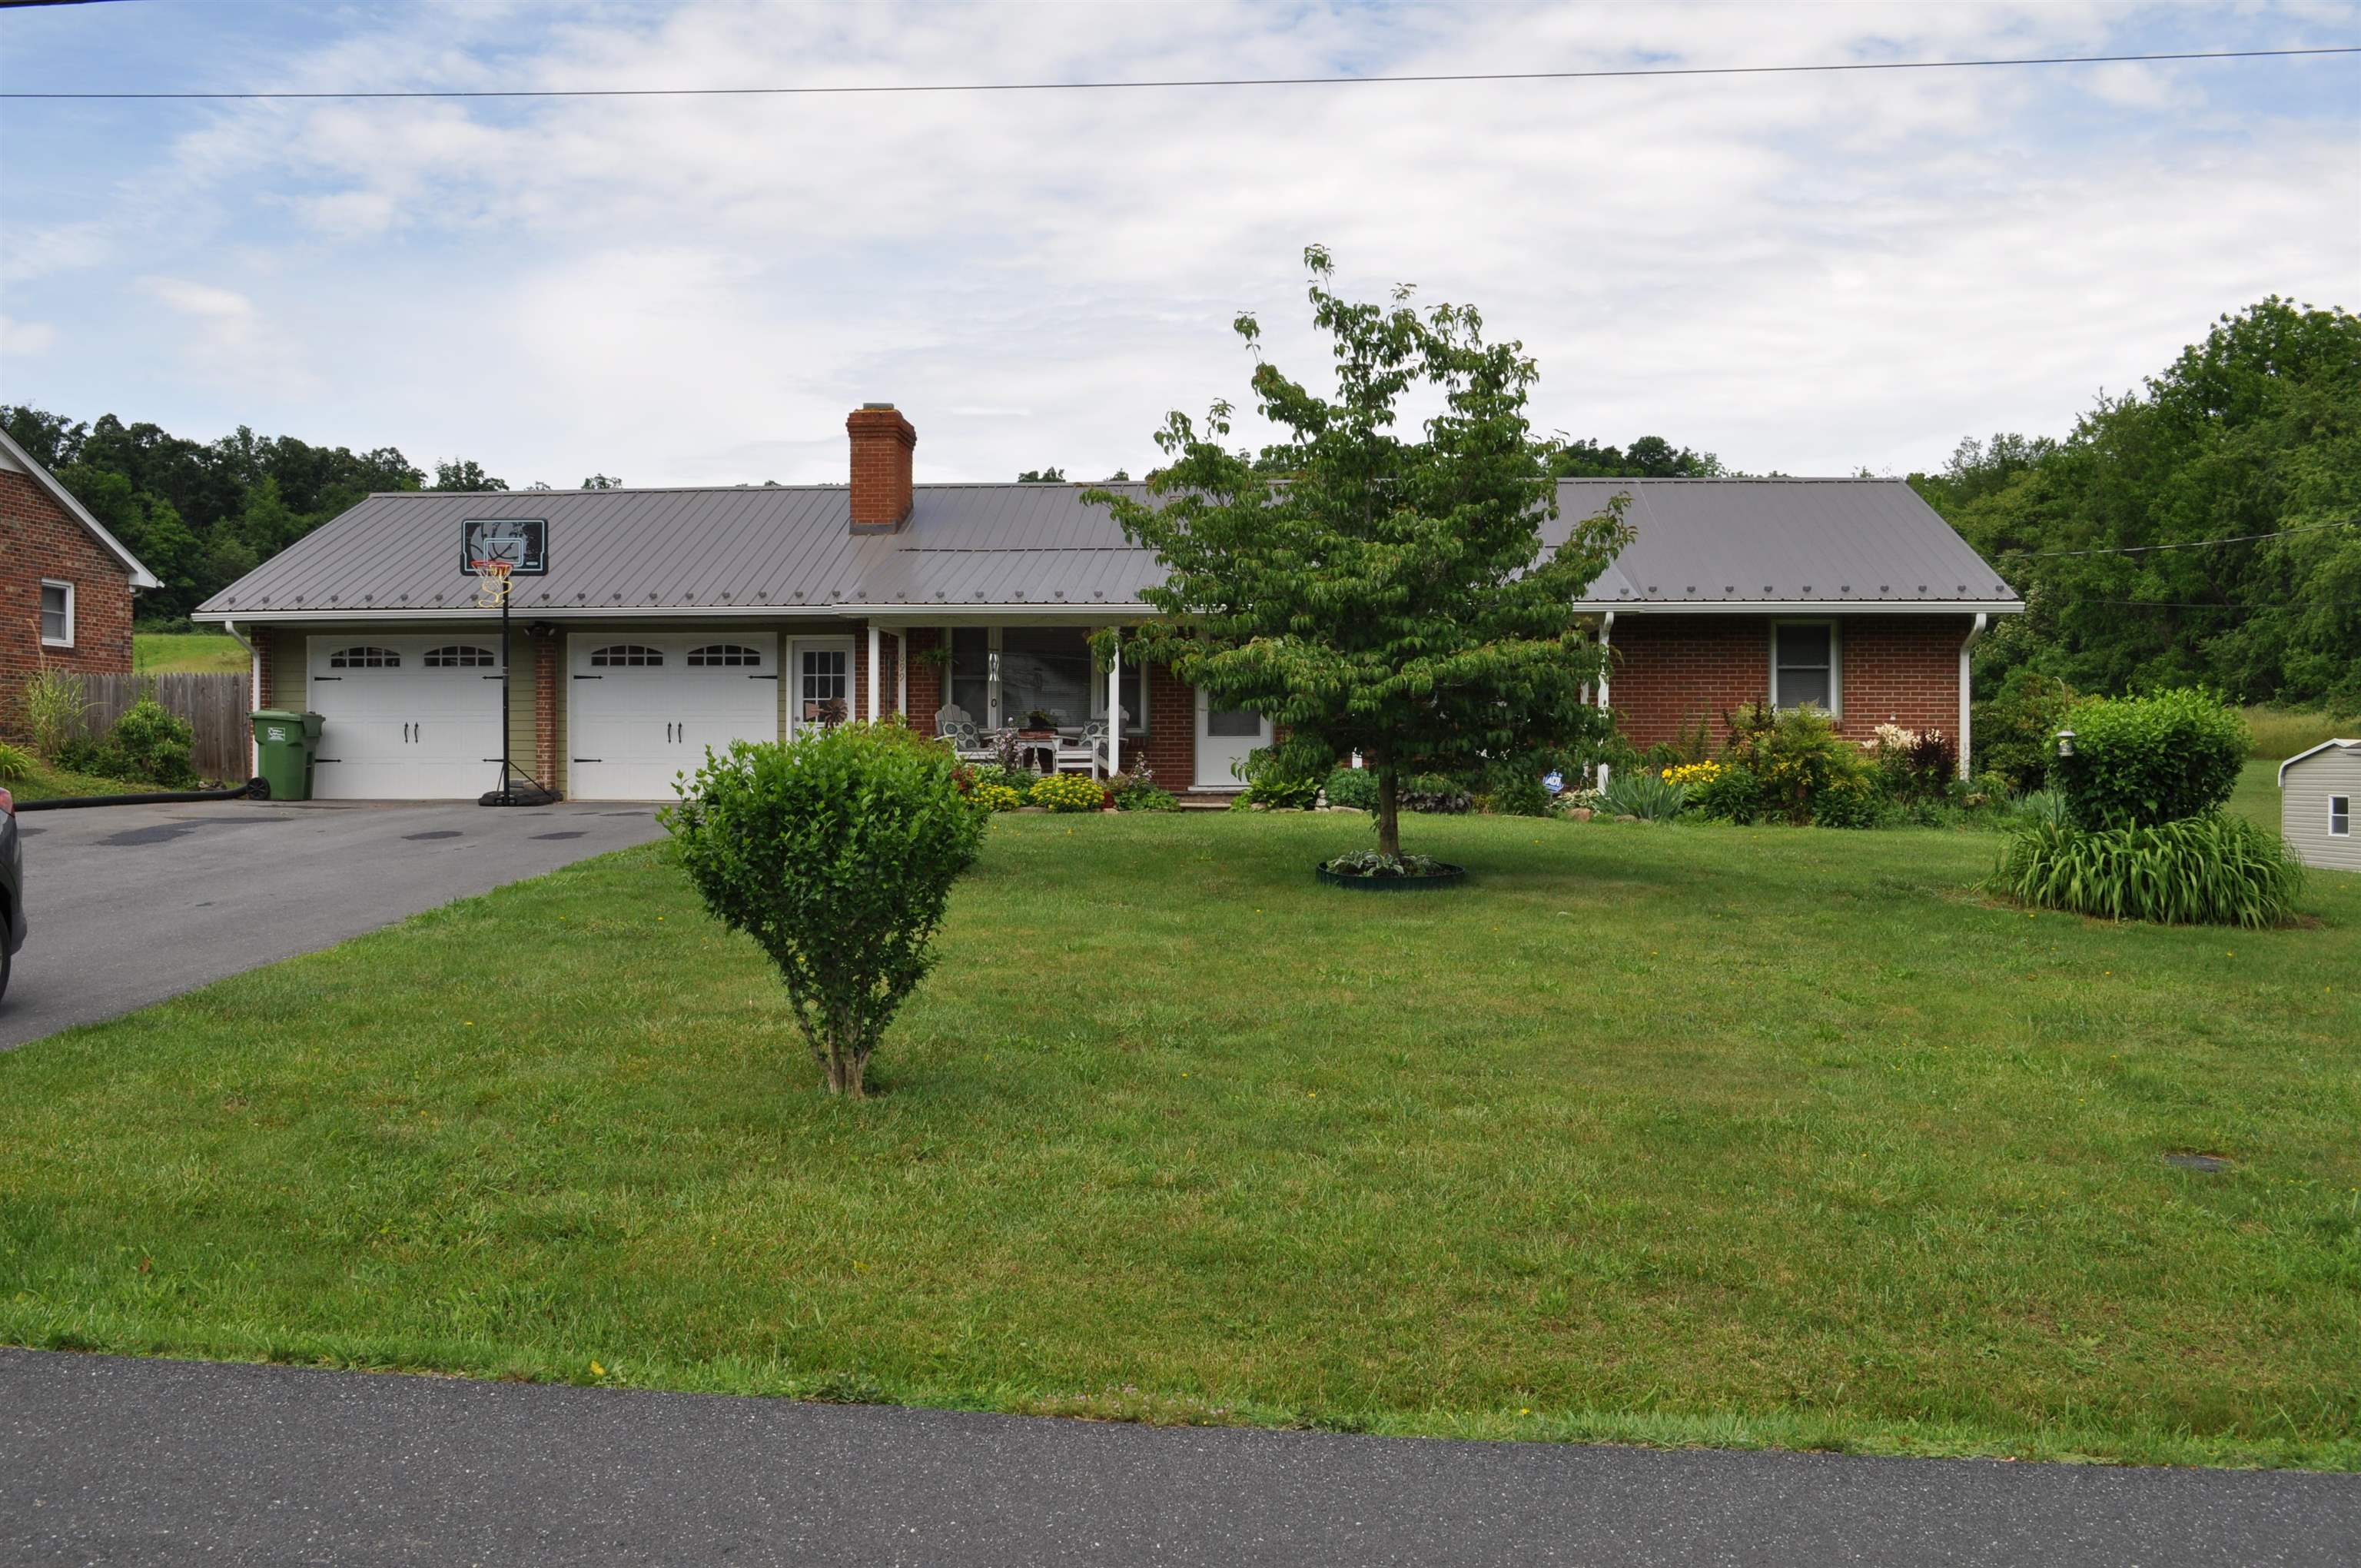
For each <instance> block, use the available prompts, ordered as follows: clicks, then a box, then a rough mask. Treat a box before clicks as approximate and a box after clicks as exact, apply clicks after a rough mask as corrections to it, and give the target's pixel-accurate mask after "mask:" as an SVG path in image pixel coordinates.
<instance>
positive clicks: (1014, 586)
mask: <svg viewBox="0 0 2361 1568" xmlns="http://www.w3.org/2000/svg"><path fill="white" fill-rule="evenodd" d="M846 433H847V437H848V440H849V443H850V453H849V456H850V462H849V464H848V470H847V471H848V477H849V478H850V481H851V482H850V483H849V484H845V485H813V486H761V487H753V486H737V487H732V488H687V489H670V490H604V491H599V490H589V491H522V492H504V493H498V494H488V495H452V494H447V493H443V492H435V491H410V492H404V493H400V494H389V495H378V496H371V497H370V498H369V499H367V500H366V501H363V502H362V503H361V504H360V505H358V506H357V507H355V508H353V509H352V510H350V511H347V512H346V513H345V514H344V515H342V516H341V517H338V518H336V519H335V520H333V521H330V522H329V523H328V524H327V525H325V526H324V527H323V528H320V529H317V530H315V531H314V532H312V533H311V534H309V535H307V536H306V537H304V538H303V539H302V540H300V541H298V542H297V543H295V544H293V545H291V546H290V547H289V548H288V549H287V550H285V551H283V552H281V553H280V554H279V555H277V556H275V557H273V558H272V559H271V560H270V561H269V562H267V563H265V564H264V565H262V566H261V567H259V568H258V569H257V570H255V571H254V572H251V573H249V574H248V575H247V576H245V577H243V578H240V579H239V580H238V581H237V582H236V583H234V584H232V585H230V587H227V588H225V589H224V590H223V591H222V592H220V593H219V594H216V595H215V596H214V598H211V599H209V600H207V601H206V602H205V603H204V604H203V606H201V607H200V608H199V609H198V610H197V614H198V615H199V616H200V617H203V618H204V619H207V620H218V621H221V622H222V623H223V624H224V625H225V627H227V628H228V629H229V630H231V631H233V632H234V633H236V634H237V635H239V636H241V637H244V638H246V639H247V641H249V642H250V643H251V645H252V646H253V647H254V649H255V682H256V695H257V699H258V706H267V707H310V708H312V709H313V710H315V711H317V712H319V713H321V714H322V715H324V718H325V719H326V724H325V727H324V730H323V740H322V745H321V751H320V765H319V770H318V773H317V786H316V787H318V788H319V789H320V791H321V792H322V793H323V794H324V795H341V796H347V797H360V798H366V797H369V796H400V797H407V798H421V797H436V796H463V795H473V794H476V793H478V792H479V791H482V790H486V789H489V788H490V787H491V786H492V784H493V783H494V782H495V777H494V775H495V773H496V763H497V761H498V758H499V756H500V750H501V740H502V738H501V733H500V693H501V691H502V690H503V689H509V688H508V685H507V683H508V672H509V671H510V670H511V668H516V669H519V670H520V671H530V677H531V678H530V679H529V680H524V679H520V680H518V681H517V682H516V683H515V684H514V686H513V692H514V700H512V701H511V703H510V704H509V709H508V732H507V737H506V739H507V746H508V750H509V752H510V754H511V756H513V757H514V758H515V759H516V760H517V761H518V762H520V763H521V764H522V766H523V767H524V768H525V769H526V770H527V771H528V772H529V773H532V775H533V777H534V778H535V779H536V780H538V781H539V782H541V783H543V784H546V785H548V786H549V787H551V788H553V789H555V790H557V791H559V792H561V793H563V794H566V795H571V796H573V797H576V798H587V799H618V800H635V799H648V798H665V797H667V796H669V795H670V793H671V785H672V783H673V780H674V778H675V775H676V774H677V773H680V772H682V771H684V770H693V769H694V768H695V767H696V766H697V764H698V762H701V761H702V759H703V756H704V751H705V748H706V747H707V746H708V745H714V746H719V745H724V744H727V743H728V742H729V741H730V740H735V739H741V738H745V739H755V740H776V739H780V738H782V737H785V736H790V735H793V734H794V733H795V732H796V730H797V729H801V728H804V727H806V726H807V725H811V724H818V723H826V722H829V721H831V718H832V717H833V716H834V715H836V714H838V713H845V714H849V715H851V717H854V718H874V717H878V716H881V715H884V714H889V713H900V714H904V715H906V716H908V717H909V718H910V721H911V722H912V723H913V724H914V725H917V726H918V727H920V728H922V729H932V728H933V727H934V725H935V724H936V721H937V716H938V714H939V712H941V711H943V710H946V709H948V708H950V707H956V708H958V709H959V710H960V711H961V713H964V714H965V715H967V716H968V717H969V718H972V720H973V721H974V722H975V723H977V724H978V725H979V726H981V727H983V728H986V729H989V728H993V727H996V726H998V727H1005V726H1011V725H1014V724H1015V723H1016V721H1017V720H1019V719H1020V718H1023V716H1024V715H1025V714H1026V713H1027V712H1028V711H1030V710H1032V709H1035V708H1039V709H1043V710H1046V711H1048V712H1049V713H1050V714H1052V715H1053V716H1055V718H1056V719H1057V721H1058V722H1059V724H1060V725H1061V726H1062V727H1064V728H1066V729H1083V728H1085V727H1089V728H1092V729H1107V728H1112V729H1113V731H1114V733H1113V735H1112V736H1111V738H1110V740H1109V743H1108V746H1107V750H1108V751H1111V752H1112V753H1114V759H1115V761H1116V762H1120V763H1122V764H1125V765H1129V766H1137V764H1138V763H1139V762H1142V761H1145V762H1147V763H1148V765H1149V766H1151V767H1152V768H1153V769H1154V771H1155V773H1156V774H1157V777H1158V779H1159V782H1161V783H1163V784H1166V785H1167V786H1168V787H1170V788H1173V789H1175V790H1177V791H1180V792H1183V793H1188V792H1196V793H1202V794H1208V795H1210V794H1216V793H1221V792H1224V791H1234V790H1235V789H1236V788H1238V787H1239V781H1238V780H1237V778H1236V776H1235V773H1233V771H1232V764H1233V763H1234V762H1236V761H1237V760H1238V759H1240V758H1242V757H1244V756H1245V755H1246V753H1247V752H1249V751H1252V750H1253V749H1254V748H1255V747H1256V746H1257V745H1260V744H1263V743H1265V742H1267V741H1268V738H1269V729H1268V724H1267V723H1266V722H1265V721H1264V720H1263V719H1262V718H1260V717H1259V716H1257V715H1255V714H1252V713H1246V712H1241V711H1238V710H1235V709H1225V708H1224V707H1222V706H1221V704H1220V702H1219V700H1218V699H1216V698H1213V697H1211V696H1209V695H1208V694H1206V693H1203V692H1200V691H1194V690H1191V688H1190V687H1188V686H1186V685H1182V684H1181V683H1180V681H1178V680H1176V679H1175V678H1173V676H1172V675H1171V674H1170V671H1169V670H1166V669H1163V668H1160V667H1158V668H1144V667H1142V666H1141V665H1140V664H1139V663H1137V662H1126V661H1125V660H1124V659H1123V657H1122V655H1121V653H1120V652H1117V654H1116V655H1115V657H1114V658H1113V659H1111V660H1108V661H1105V662H1101V661H1099V660H1098V659H1096V658H1095V657H1094V656H1093V652H1092V650H1091V647H1090V644H1089V638H1090V636H1091V634H1092V632H1093V631H1094V630H1100V629H1103V628H1106V627H1110V626H1112V627H1121V626H1124V625H1126V624H1128V623H1134V622H1137V620H1140V619H1141V618H1143V617H1144V616H1147V615H1148V614H1149V613H1151V612H1150V611H1149V609H1148V606H1147V605H1146V604H1145V603H1144V602H1143V600H1142V598H1141V597H1140V596H1141V592H1142V590H1143V589H1145V588H1146V587H1149V586H1151V585H1152V584H1153V583H1155V582H1156V581H1157V580H1158V579H1159V576H1160V572H1161V568H1160V566H1159V563H1158V562H1157V560H1156V558H1155V556H1154V555H1153V554H1152V553H1150V552H1148V551H1147V550H1143V549H1141V548H1139V547H1137V545H1134V544H1132V543H1130V542H1129V541H1127V540H1126V539H1125V538H1124V537H1123V534H1122V532H1121V531H1120V530H1119V529H1118V528H1117V527H1116V525H1115V522H1114V521H1113V520H1112V519H1111V518H1110V517H1109V516H1108V515H1107V513H1106V512H1105V511H1104V510H1103V509H1101V508H1097V507H1093V506H1089V505H1086V504H1084V502H1083V501H1082V493H1083V491H1084V489H1085V488H1087V487H1084V486H1080V485H1067V484H1053V485H1035V484H984V485H959V484H917V483H914V481H913V474H912V455H913V452H914V451H915V449H916V446H917V432H916V431H915V430H914V429H913V428H912V426H911V425H910V422H909V421H907V420H906V419H905V418H904V417H903V416H902V414H901V412H900V411H898V410H896V409H895V408H893V407H892V406H890V405H884V404H870V405H868V406H865V407H863V408H861V409H858V410H856V411H853V413H852V414H851V416H850V417H849V418H848V419H847V421H846ZM1111 488H1122V487H1111ZM1132 488H1133V490H1134V492H1135V493H1142V488H1141V487H1137V486H1134V487H1132ZM1618 493H1628V494H1630V495H1631V510H1630V512H1629V518H1630V521H1631V524H1632V527H1633V530H1634V538H1633V541H1632V543H1631V545H1630V546H1629V547H1628V548H1627V549H1626V550H1625V551H1624V552H1623V553H1622V554H1621V555H1620V556H1619V557H1618V558H1617V560H1616V562H1615V563H1614V565H1611V566H1610V567H1609V569H1608V571H1607V572H1606V573H1605V574H1604V575H1603V576H1601V577H1600V578H1599V580H1598V583H1596V584H1595V585H1593V587H1592V588H1591V590H1590V592H1589V594H1588V595H1587V597H1586V598H1585V599H1584V601H1583V603H1582V606H1581V608H1582V609H1584V610H1585V611H1586V612H1587V620H1588V622H1589V624H1590V625H1591V626H1592V627H1593V628H1594V629H1595V630H1596V631H1597V633H1598V635H1599V636H1600V637H1602V638H1603V639H1605V640H1606V641H1607V642H1608V644H1609V648H1610V649H1611V650H1612V652H1613V654H1614V667H1613V672H1612V674H1611V675H1610V677H1609V681H1608V682H1607V683H1606V685H1605V687H1604V688H1603V689H1602V690H1600V691H1599V692H1598V694H1597V696H1598V700H1599V701H1600V702H1601V703H1602V704H1609V705H1610V706H1612V707H1615V708H1617V709H1618V710H1619V713H1620V718H1621V720H1622V722H1623V725H1624V728H1625V731H1626V733H1628V734H1629V735H1631V738H1632V739H1633V740H1636V741H1637V742H1639V743H1640V744H1642V745H1645V744H1647V743H1649V742H1651V741H1653V740H1668V739H1671V738H1672V737H1673V736H1674V735H1675V733H1676V732H1677V731H1678V730H1679V729H1681V728H1682V727H1683V726H1684V725H1685V724H1692V723H1694V722H1697V721H1703V722H1705V723H1707V724H1708V725H1709V726H1710V725H1715V724H1717V723H1718V721H1719V717H1720V715H1721V713H1722V712H1723V711H1724V710H1725V709H1727V708H1730V707H1735V706H1736V705H1737V704H1739V703H1741V702H1746V701H1752V700H1756V699H1759V698H1764V697H1769V698H1772V699H1773V700H1775V701H1778V702H1782V703H1789V704H1792V703H1798V702H1804V701H1811V702H1816V703H1818V704H1819V705H1820V706H1822V707H1828V708H1830V709H1832V710H1833V711H1834V712H1835V713H1836V714H1837V716H1838V720H1839V724H1840V725H1841V726H1842V727H1843V729H1845V731H1846V732H1847V733H1848V734H1855V735H1861V736H1866V735H1868V734H1869V732H1870V730H1871V729H1872V728H1873V727H1874V726H1875V725H1876V724H1878V723H1880V722H1882V721H1884V720H1886V719H1888V718H1891V719H1894V720H1895V721H1898V722H1900V723H1903V724H1905V725H1908V726H1910V727H1912V728H1918V729H1926V728H1937V729H1945V730H1947V731H1949V730H1952V729H1961V730H1963V729H1964V728H1965V715H1966V694H1967V685H1966V672H1967V653H1966V650H1967V646H1968V644H1969V643H1970V642H1971V641H1972V640H1973V638H1974V636H1975V635H1976V633H1977V632H1978V631H1980V630H1982V626H1983V625H1984V624H1985V620H1986V618H1988V617H1989V616H1991V615H1993V614H2001V613H2008V612H2011V611H2014V610H2017V609H2022V608H2023V606H2022V605H2021V604H2020V603H2019V602H2018V601H2017V599H2016V597H2015V595H2014V594H2013V593H2011V592H2010V591H2009V590H2008V589H2007V587H2005V586H2004V585H2003V584H2001V583H2000V582H1999V581H1998V579H1997V578H1996V577H1995V576H1993V572H1992V570H1991V568H1990V567H1988V566H1986V565H1984V564H1983V563H1982V561H1981V560H1979V559H1978V558H1977V557H1976V555H1975V553H1974V552H1973V551H1971V550H1970V549H1969V548H1968V547H1967V545H1966V544H1965V543H1962V542H1961V541H1960V537H1959V536H1958V535H1957V534H1956V533H1954V532H1951V530H1950V529H1949V527H1948V526H1947V525H1945V523H1944V522H1943V521H1942V520H1941V519H1940V518H1938V517H1937V516H1936V515H1935V513H1934V512H1933V511H1931V510H1928V509H1927V505H1926V503H1924V502H1923V501H1921V500H1920V499H1918V497H1917V496H1916V494H1915V493H1913V492H1912V491H1911V489H1910V488H1909V487H1908V486H1906V485H1905V484H1902V483H1900V482H1899V481H1895V480H1853V479H1785V480H1649V479H1634V480H1566V481H1564V482H1562V483H1561V485H1560V487H1559V503H1560V511H1561V515H1560V517H1559V518H1558V519H1557V520H1556V521H1554V523H1552V524H1550V525H1549V526H1548V527H1546V528H1545V529H1544V531H1543V532H1544V536H1545V538H1547V539H1548V540H1549V541H1550V542H1552V543H1554V542H1556V541H1557V540H1561V539H1563V538H1564V537H1565V532H1566V531H1567V530H1568V529H1569V528H1570V527H1571V526H1572V524H1573V522H1574V521H1576V520H1577V519H1580V518H1583V517H1587V516H1589V515H1590V514H1592V513H1593V512H1596V511H1597V510H1599V509H1600V508H1601V507H1602V506H1604V505H1605V504H1606V502H1607V501H1608V499H1609V498H1610V497H1612V496H1614V495H1616V494H1618ZM526 518H532V519H539V520H541V521H543V522H544V525H545V532H546V536H547V541H548V562H547V566H548V569H547V572H546V573H545V574H544V575H542V576H532V577H525V576H520V577H519V578H518V579H517V580H516V585H515V587H514V591H513V595H512V598H511V613H512V620H513V623H514V625H513V631H512V638H513V641H512V643H511V646H508V647H505V648H504V647H502V646H501V645H500V636H499V620H498V618H497V616H495V615H492V614H490V613H488V612H486V611H485V610H482V609H478V608H476V605H475V598H474V592H473V589H474V584H473V582H472V581H471V580H470V579H469V578H467V576H464V575H463V571H462V562H461V558H460V557H461V549H460V541H461V535H462V530H463V528H464V527H465V525H466V524H467V523H468V522H470V521H484V520H494V519H526ZM1111 715H1113V716H1115V718H1114V719H1113V720H1112V722H1111V719H1110V716H1111ZM1961 751H1962V752H1963V753H1964V751H1965V747H1964V746H1962V748H1961ZM488 760H489V761H488Z"/></svg>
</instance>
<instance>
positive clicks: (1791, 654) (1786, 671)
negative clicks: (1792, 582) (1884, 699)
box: [1771, 620, 1844, 716]
mask: <svg viewBox="0 0 2361 1568" xmlns="http://www.w3.org/2000/svg"><path fill="white" fill-rule="evenodd" d="M1843 692H1844V682H1843V677H1842V675H1841V674H1840V672H1839V663H1838V655H1837V623H1836V622H1835V621H1833V620H1774V621H1773V622H1772V623H1771V706H1772V707H1803V706H1804V705H1806V703H1808V704H1810V705H1811V706H1812V707H1817V708H1818V709H1819V710H1820V711H1821V712H1822V713H1826V714H1828V715H1830V716H1834V715H1837V714H1839V713H1841V712H1843V708H1842V707H1841V706H1840V705H1841V704H1842V702H1843Z"/></svg>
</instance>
